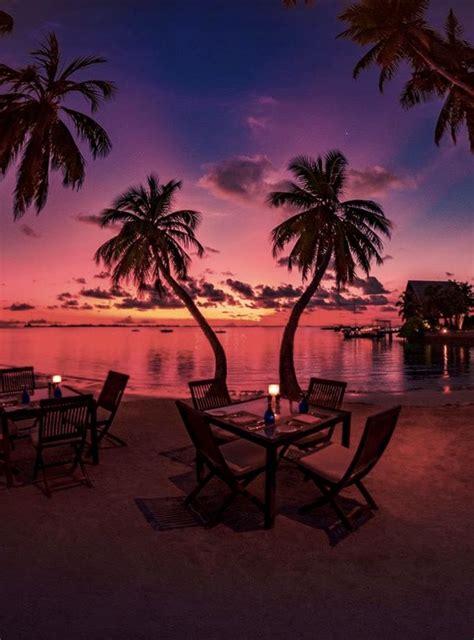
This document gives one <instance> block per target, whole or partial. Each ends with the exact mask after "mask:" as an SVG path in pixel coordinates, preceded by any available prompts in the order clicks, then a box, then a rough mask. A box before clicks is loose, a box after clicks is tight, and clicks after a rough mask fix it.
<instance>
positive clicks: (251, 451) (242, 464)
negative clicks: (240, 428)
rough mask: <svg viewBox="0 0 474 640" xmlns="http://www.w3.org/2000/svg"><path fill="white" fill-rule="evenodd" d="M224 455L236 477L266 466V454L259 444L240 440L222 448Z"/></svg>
mask: <svg viewBox="0 0 474 640" xmlns="http://www.w3.org/2000/svg"><path fill="white" fill-rule="evenodd" d="M221 452H222V455H223V456H224V458H225V461H226V462H227V464H228V465H229V468H230V469H231V471H233V473H235V474H236V475H244V474H246V473H249V472H250V471H256V470H257V469H261V468H262V467H264V466H265V462H266V453H265V449H264V447H260V446H259V445H258V444H254V443H253V442H248V441H246V440H242V439H240V438H239V439H238V440H235V441H234V442H228V443H227V444H223V445H222V447H221Z"/></svg>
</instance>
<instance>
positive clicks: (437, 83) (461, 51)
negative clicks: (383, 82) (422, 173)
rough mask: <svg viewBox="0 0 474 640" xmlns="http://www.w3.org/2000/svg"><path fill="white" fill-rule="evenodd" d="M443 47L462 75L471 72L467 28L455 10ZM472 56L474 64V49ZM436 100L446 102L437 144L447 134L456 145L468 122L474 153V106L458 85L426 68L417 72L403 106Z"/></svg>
mask: <svg viewBox="0 0 474 640" xmlns="http://www.w3.org/2000/svg"><path fill="white" fill-rule="evenodd" d="M442 48H443V53H444V55H445V57H446V58H447V59H450V60H451V61H453V62H452V63H453V65H455V68H456V72H457V73H458V74H464V73H467V72H468V68H469V61H468V57H469V56H468V51H469V45H468V43H467V42H466V41H465V40H464V39H463V28H462V26H461V24H460V23H459V20H458V19H457V18H456V16H455V14H454V12H453V11H452V10H451V11H450V12H449V14H448V17H447V19H446V24H445V36H444V38H443V42H442ZM471 55H472V61H473V63H474V50H473V51H472V54H471ZM436 97H439V98H443V99H444V103H443V106H442V109H441V112H440V114H439V117H438V121H437V123H436V127H435V136H434V138H435V142H436V144H439V143H440V141H441V139H442V137H443V135H444V134H445V133H446V132H447V131H449V133H450V134H451V138H452V140H453V142H456V137H457V132H458V129H459V127H460V126H461V125H462V124H463V123H464V124H465V125H466V128H467V131H468V136H469V142H470V146H471V151H472V152H473V153H474V105H473V104H472V102H471V101H470V100H469V97H468V96H467V95H466V93H465V92H464V91H463V90H462V89H460V88H459V87H458V86H457V85H454V84H452V83H451V82H448V81H447V80H446V79H445V78H443V77H442V76H440V75H439V74H437V73H436V72H435V71H433V69H429V68H426V67H425V68H421V69H416V70H415V71H414V72H413V75H412V77H411V79H410V80H409V81H408V82H407V84H406V86H405V89H404V91H403V93H402V96H401V103H402V105H403V106H404V107H405V108H410V107H413V106H414V105H416V104H419V103H420V102H428V101H429V100H431V99H433V98H436Z"/></svg>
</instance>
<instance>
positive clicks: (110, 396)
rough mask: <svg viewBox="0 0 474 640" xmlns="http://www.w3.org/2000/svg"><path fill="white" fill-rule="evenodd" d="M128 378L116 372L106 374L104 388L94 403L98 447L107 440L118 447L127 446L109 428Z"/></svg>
mask: <svg viewBox="0 0 474 640" xmlns="http://www.w3.org/2000/svg"><path fill="white" fill-rule="evenodd" d="M129 378H130V376H127V375H126V374H125V373H118V372H117V371H109V373H108V374H107V378H106V380H105V382H104V386H103V387H102V391H101V392H100V395H99V397H98V399H97V403H96V410H97V422H96V426H97V444H98V445H99V444H100V442H101V440H103V439H104V438H108V439H109V440H111V441H112V442H114V443H115V444H116V445H118V446H120V447H126V446H127V443H126V442H125V441H124V440H122V439H121V438H119V437H118V436H116V435H115V434H112V433H110V427H111V426H112V423H113V421H114V418H115V415H116V414H117V411H118V408H119V406H120V402H121V400H122V396H123V394H124V391H125V388H126V386H127V383H128V380H129Z"/></svg>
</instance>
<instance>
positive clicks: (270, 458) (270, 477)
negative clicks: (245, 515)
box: [265, 447, 277, 529]
mask: <svg viewBox="0 0 474 640" xmlns="http://www.w3.org/2000/svg"><path fill="white" fill-rule="evenodd" d="M276 470H277V451H276V449H275V447H268V448H267V468H266V473H265V529H271V528H272V527H273V525H274V523H275V494H276Z"/></svg>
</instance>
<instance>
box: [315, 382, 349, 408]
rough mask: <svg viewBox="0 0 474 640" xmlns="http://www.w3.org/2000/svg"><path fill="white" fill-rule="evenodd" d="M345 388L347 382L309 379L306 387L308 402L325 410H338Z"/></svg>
mask: <svg viewBox="0 0 474 640" xmlns="http://www.w3.org/2000/svg"><path fill="white" fill-rule="evenodd" d="M346 387H347V382H341V381H340V380H325V379H324V378H311V379H310V381H309V385H308V393H307V398H308V402H309V404H315V405H317V406H319V407H326V408H327V409H340V407H341V405H342V401H343V399H344V392H345V391H346Z"/></svg>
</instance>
